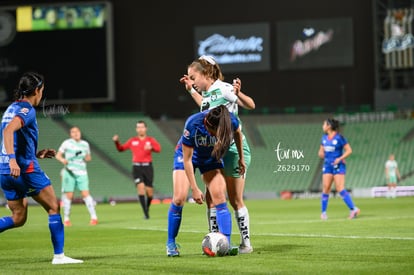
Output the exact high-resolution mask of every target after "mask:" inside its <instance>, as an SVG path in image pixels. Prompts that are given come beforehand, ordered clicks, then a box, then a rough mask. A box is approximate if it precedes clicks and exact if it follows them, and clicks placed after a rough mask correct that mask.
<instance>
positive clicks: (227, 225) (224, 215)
mask: <svg viewBox="0 0 414 275" xmlns="http://www.w3.org/2000/svg"><path fill="white" fill-rule="evenodd" d="M216 209H217V224H218V228H219V232H221V233H223V234H224V235H225V236H226V237H227V239H228V241H229V244H231V242H230V236H231V213H230V211H229V208H228V207H227V203H226V202H223V203H221V204H217V205H216Z"/></svg>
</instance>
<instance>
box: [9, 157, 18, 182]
mask: <svg viewBox="0 0 414 275" xmlns="http://www.w3.org/2000/svg"><path fill="white" fill-rule="evenodd" d="M9 168H10V176H12V177H13V178H18V177H19V176H20V166H19V165H18V164H17V161H16V159H10V161H9Z"/></svg>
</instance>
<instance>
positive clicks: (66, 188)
mask: <svg viewBox="0 0 414 275" xmlns="http://www.w3.org/2000/svg"><path fill="white" fill-rule="evenodd" d="M75 185H76V179H75V178H74V175H73V174H72V173H70V172H68V171H67V170H66V169H63V171H62V202H63V223H64V225H65V226H71V225H72V223H71V221H70V212H71V209H72V200H73V192H74V191H75Z"/></svg>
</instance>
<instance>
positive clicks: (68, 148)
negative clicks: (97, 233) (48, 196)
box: [56, 126, 98, 226]
mask: <svg viewBox="0 0 414 275" xmlns="http://www.w3.org/2000/svg"><path fill="white" fill-rule="evenodd" d="M56 159H57V160H58V161H59V162H61V163H62V164H63V165H64V168H63V169H62V193H63V196H62V201H63V208H64V217H63V224H64V225H65V226H71V225H72V223H71V222H70V210H71V205H72V200H73V193H74V192H75V190H76V189H78V190H80V192H81V195H82V199H83V201H84V202H85V205H86V208H87V209H88V211H89V215H90V217H91V219H90V222H89V224H90V225H97V224H98V217H97V215H96V210H95V203H94V201H93V198H92V196H91V194H90V192H89V177H88V171H87V169H86V162H87V161H91V159H92V158H91V150H90V147H89V143H88V142H87V141H86V140H83V139H82V134H81V131H80V129H79V128H78V127H76V126H75V127H72V128H70V138H69V139H66V140H65V141H63V143H62V144H61V145H60V147H59V149H58V152H57V154H56Z"/></svg>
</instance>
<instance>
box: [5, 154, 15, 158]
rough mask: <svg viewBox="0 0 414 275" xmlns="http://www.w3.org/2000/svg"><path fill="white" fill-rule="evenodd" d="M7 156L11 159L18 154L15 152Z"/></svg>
mask: <svg viewBox="0 0 414 275" xmlns="http://www.w3.org/2000/svg"><path fill="white" fill-rule="evenodd" d="M7 156H8V157H9V159H16V155H15V154H8V155H7Z"/></svg>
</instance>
